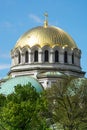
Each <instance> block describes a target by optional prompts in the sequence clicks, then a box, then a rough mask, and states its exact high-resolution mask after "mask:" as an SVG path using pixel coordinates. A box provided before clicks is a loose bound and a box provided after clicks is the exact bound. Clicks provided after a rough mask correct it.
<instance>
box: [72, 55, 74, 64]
mask: <svg viewBox="0 0 87 130" xmlns="http://www.w3.org/2000/svg"><path fill="white" fill-rule="evenodd" d="M72 64H74V53H72Z"/></svg>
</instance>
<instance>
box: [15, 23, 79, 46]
mask: <svg viewBox="0 0 87 130" xmlns="http://www.w3.org/2000/svg"><path fill="white" fill-rule="evenodd" d="M36 45H38V46H39V47H41V48H42V47H43V46H45V45H48V46H50V47H54V46H56V45H58V46H61V47H64V46H67V47H69V48H77V45H76V43H75V42H74V40H73V39H72V38H71V36H69V35H68V34H67V33H66V32H65V31H63V30H62V29H60V28H58V27H54V26H48V25H47V26H38V27H36V28H33V29H31V30H29V31H28V32H26V33H25V34H24V35H23V36H22V37H20V38H19V40H18V41H17V43H16V45H15V48H18V47H20V48H23V47H24V46H29V47H30V48H31V47H33V46H36Z"/></svg>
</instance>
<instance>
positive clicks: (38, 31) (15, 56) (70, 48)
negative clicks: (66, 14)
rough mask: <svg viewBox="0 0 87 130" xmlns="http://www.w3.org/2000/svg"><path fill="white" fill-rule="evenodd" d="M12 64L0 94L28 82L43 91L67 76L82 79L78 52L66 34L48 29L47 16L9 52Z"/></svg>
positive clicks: (56, 28) (0, 83)
mask: <svg viewBox="0 0 87 130" xmlns="http://www.w3.org/2000/svg"><path fill="white" fill-rule="evenodd" d="M11 60H12V62H11V68H10V71H9V73H8V76H7V77H5V78H3V79H1V80H0V90H1V92H0V93H7V94H9V93H11V92H12V91H13V88H14V86H15V85H17V84H26V83H28V82H30V83H31V84H33V86H35V87H36V89H37V90H38V91H42V89H46V88H47V87H50V86H51V85H52V84H54V83H56V82H57V81H59V80H63V79H65V78H66V77H67V76H73V77H76V78H84V75H85V72H83V71H82V68H81V63H80V61H81V50H80V49H79V48H78V46H77V45H76V43H75V41H74V40H73V39H72V37H71V36H70V35H69V34H68V33H66V32H65V31H64V30H62V29H61V28H59V27H55V26H49V23H48V19H47V15H45V21H44V24H43V26H38V27H34V28H32V29H30V30H28V31H27V32H26V33H24V34H23V35H22V36H21V37H20V38H19V39H18V41H17V42H16V44H15V46H14V48H13V49H12V50H11ZM9 86H10V87H9ZM12 86H13V87H12Z"/></svg>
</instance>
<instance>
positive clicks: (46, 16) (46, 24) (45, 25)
mask: <svg viewBox="0 0 87 130" xmlns="http://www.w3.org/2000/svg"><path fill="white" fill-rule="evenodd" d="M44 16H45V21H44V27H47V26H48V20H47V18H48V14H47V13H45V14H44Z"/></svg>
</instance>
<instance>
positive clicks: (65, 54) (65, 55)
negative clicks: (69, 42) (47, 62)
mask: <svg viewBox="0 0 87 130" xmlns="http://www.w3.org/2000/svg"><path fill="white" fill-rule="evenodd" d="M67 62H68V59H67V51H65V52H64V63H67Z"/></svg>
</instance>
